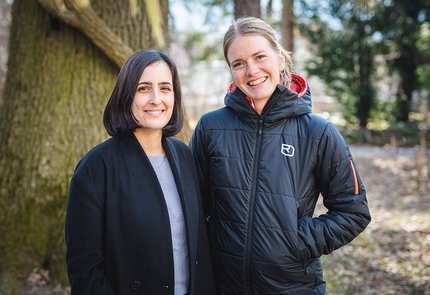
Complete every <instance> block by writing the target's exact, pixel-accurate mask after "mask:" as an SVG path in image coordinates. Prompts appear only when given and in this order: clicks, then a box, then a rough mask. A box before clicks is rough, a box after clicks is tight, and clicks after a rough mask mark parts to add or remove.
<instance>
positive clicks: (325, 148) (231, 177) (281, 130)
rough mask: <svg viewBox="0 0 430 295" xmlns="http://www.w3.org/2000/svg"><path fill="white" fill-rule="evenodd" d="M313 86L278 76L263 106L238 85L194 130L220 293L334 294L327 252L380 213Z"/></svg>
mask: <svg viewBox="0 0 430 295" xmlns="http://www.w3.org/2000/svg"><path fill="white" fill-rule="evenodd" d="M306 87H307V86H306ZM306 89H307V91H305V92H306V94H304V95H303V96H301V97H299V95H298V94H297V93H296V92H293V91H290V90H289V89H287V88H286V87H284V86H281V85H278V87H277V89H276V90H275V92H274V93H273V95H272V97H271V98H270V99H269V101H268V103H267V104H266V106H265V108H264V110H263V112H262V114H261V115H259V114H258V113H257V112H256V111H255V110H254V109H253V108H252V107H251V106H250V104H249V103H248V101H247V99H246V97H245V95H244V94H243V92H241V91H240V89H238V88H236V89H235V90H234V91H233V92H231V93H228V94H227V95H226V97H225V104H226V107H224V108H221V109H218V110H215V111H212V112H209V113H207V114H204V115H203V116H202V117H201V119H200V121H199V123H198V124H197V126H196V129H195V131H194V133H193V136H192V138H191V141H190V147H191V149H192V151H193V153H194V155H195V158H196V161H197V164H198V169H199V171H198V172H199V174H200V178H201V179H200V181H201V186H202V190H203V194H202V195H203V203H204V207H205V211H206V214H207V216H208V219H209V228H210V232H209V236H210V246H211V253H212V259H213V264H214V268H215V275H216V280H217V286H218V293H219V294H228V295H234V294H246V295H251V294H266V295H267V294H294V295H298V294H300V295H303V294H325V282H324V280H323V274H322V267H321V262H320V257H321V255H323V254H329V253H331V252H332V251H334V250H335V249H337V248H339V247H341V246H343V245H345V244H347V243H349V242H351V241H352V240H353V239H354V238H355V237H357V235H358V234H359V233H360V232H362V231H363V230H364V229H365V228H366V226H367V225H368V224H369V222H370V213H369V208H368V204H367V200H366V191H365V188H364V186H363V184H362V181H361V179H360V176H359V174H358V171H357V167H356V165H355V163H354V161H353V158H352V156H351V153H350V150H349V147H348V146H347V144H346V143H345V141H344V140H343V138H342V136H341V135H340V133H339V132H338V131H337V129H336V128H335V127H334V126H333V124H331V123H330V122H329V121H327V120H325V119H323V118H322V117H320V116H318V115H314V114H312V113H311V98H310V91H309V88H306ZM320 194H321V195H322V196H323V201H324V205H325V207H326V208H327V209H328V211H327V213H326V214H323V215H320V216H318V217H313V213H314V209H315V206H316V203H317V200H318V197H319V195H320Z"/></svg>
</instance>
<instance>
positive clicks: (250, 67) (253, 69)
mask: <svg viewBox="0 0 430 295" xmlns="http://www.w3.org/2000/svg"><path fill="white" fill-rule="evenodd" d="M259 70H260V69H259V68H258V66H257V65H256V64H254V63H252V62H248V63H247V64H246V75H247V76H253V75H255V74H256V73H258V71H259Z"/></svg>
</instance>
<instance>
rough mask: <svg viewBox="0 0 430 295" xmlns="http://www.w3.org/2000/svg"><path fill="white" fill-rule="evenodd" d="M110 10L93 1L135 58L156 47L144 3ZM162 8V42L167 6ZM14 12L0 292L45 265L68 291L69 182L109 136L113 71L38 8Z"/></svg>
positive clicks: (1, 176) (19, 7)
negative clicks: (8, 281) (105, 119)
mask: <svg viewBox="0 0 430 295" xmlns="http://www.w3.org/2000/svg"><path fill="white" fill-rule="evenodd" d="M106 2H107V1H106V0H92V1H91V5H92V9H93V10H94V11H95V12H96V14H97V15H98V16H99V17H100V18H101V19H102V21H103V22H104V23H105V24H107V26H108V27H109V28H110V30H111V31H112V32H113V33H114V34H116V35H117V37H118V38H119V39H120V40H122V41H123V42H124V43H125V44H126V45H127V46H129V47H130V48H131V49H132V50H133V51H137V50H140V49H143V48H153V47H156V43H155V39H154V38H152V37H151V36H152V34H151V32H152V31H151V28H150V27H149V21H148V17H147V15H146V9H145V3H144V1H143V0H139V1H122V0H110V1H109V3H108V4H107V3H106ZM57 3H58V1H57ZM133 3H137V4H136V5H138V6H137V7H134V10H133V9H132V8H133V7H129V5H130V4H133ZM160 7H163V11H162V12H163V14H162V15H163V24H162V28H163V30H164V33H165V35H167V32H168V29H167V28H168V27H167V11H168V8H167V0H160ZM12 11H13V15H12V25H11V31H10V43H9V44H10V47H9V48H10V49H9V61H8V72H7V77H6V83H5V89H4V96H3V106H2V108H1V110H0V130H1V133H0V236H1V237H2V238H1V239H0V285H2V282H1V279H3V280H4V279H5V278H21V279H25V278H26V277H27V276H28V274H29V273H30V272H31V270H32V269H34V268H42V267H43V268H46V269H48V270H50V275H51V279H52V280H53V282H56V283H62V284H64V285H68V281H67V277H66V270H65V257H64V256H65V245H64V219H65V208H66V202H67V195H68V189H69V181H70V179H71V176H72V173H73V170H74V168H75V166H76V164H77V162H78V161H79V159H80V158H81V157H82V156H83V155H84V154H85V153H86V152H87V151H88V150H89V149H90V148H92V147H93V146H94V145H96V144H98V143H100V142H101V141H103V140H105V139H107V137H108V135H107V134H106V131H105V130H104V127H103V123H102V114H103V110H104V107H105V105H106V103H107V100H108V98H109V96H110V94H111V91H112V88H113V85H114V82H115V79H116V76H117V74H118V72H119V67H118V66H117V65H116V63H115V62H114V61H112V60H111V59H110V57H109V56H108V55H106V54H105V53H103V52H102V51H101V50H100V49H99V47H96V46H95V45H94V44H93V42H91V41H90V39H89V37H88V34H87V33H83V32H81V31H79V30H77V29H75V28H73V27H71V26H69V25H67V24H66V23H64V22H62V21H61V20H59V19H57V18H56V17H54V16H53V15H51V14H50V13H48V12H47V11H46V10H45V9H44V8H42V6H41V5H40V4H39V3H38V2H37V1H36V0H14V3H13V9H12ZM133 11H134V12H135V13H134V14H131V12H133ZM23 16H25V17H23ZM83 27H85V26H83ZM99 37H102V38H103V36H99ZM2 291H3V290H2Z"/></svg>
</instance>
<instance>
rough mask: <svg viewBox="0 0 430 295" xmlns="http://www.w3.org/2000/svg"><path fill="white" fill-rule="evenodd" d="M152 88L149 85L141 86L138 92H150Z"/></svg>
mask: <svg viewBox="0 0 430 295" xmlns="http://www.w3.org/2000/svg"><path fill="white" fill-rule="evenodd" d="M149 90H150V87H149V86H148V85H139V87H137V92H142V91H149Z"/></svg>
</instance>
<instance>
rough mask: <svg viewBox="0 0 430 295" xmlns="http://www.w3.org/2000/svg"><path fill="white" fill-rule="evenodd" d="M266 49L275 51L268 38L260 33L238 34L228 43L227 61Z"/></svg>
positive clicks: (243, 57)
mask: <svg viewBox="0 0 430 295" xmlns="http://www.w3.org/2000/svg"><path fill="white" fill-rule="evenodd" d="M262 51H266V52H269V53H275V50H274V49H273V48H272V46H271V45H270V42H269V40H267V39H266V38H264V37H263V36H260V35H249V34H248V35H238V36H236V37H235V38H234V39H233V41H232V42H231V43H230V46H229V48H228V50H227V57H228V60H229V61H232V60H236V59H245V58H246V57H249V56H252V55H253V54H256V53H258V52H262Z"/></svg>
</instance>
